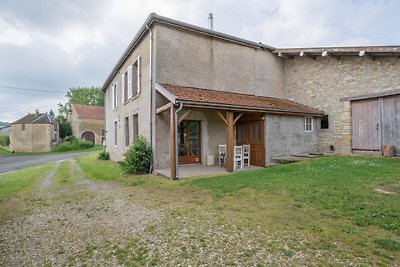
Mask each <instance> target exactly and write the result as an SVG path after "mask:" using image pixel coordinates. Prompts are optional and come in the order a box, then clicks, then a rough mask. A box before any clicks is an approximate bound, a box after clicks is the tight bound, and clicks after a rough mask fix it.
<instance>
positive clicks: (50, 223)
mask: <svg viewBox="0 0 400 267" xmlns="http://www.w3.org/2000/svg"><path fill="white" fill-rule="evenodd" d="M70 164H71V167H72V168H73V169H74V172H73V173H74V175H77V176H78V179H77V180H76V182H75V183H74V184H73V185H71V186H68V187H63V188H62V189H60V188H57V189H56V188H52V187H51V185H52V182H51V178H52V177H53V176H54V173H55V172H56V167H55V168H54V171H51V172H50V173H49V174H48V175H47V176H46V177H45V178H44V179H43V182H42V183H41V184H40V185H39V190H37V191H35V192H34V193H33V194H32V195H31V196H29V199H28V201H29V204H30V205H29V207H26V209H25V210H23V211H19V212H20V214H22V216H18V217H16V218H15V217H14V218H12V219H11V218H10V219H9V220H6V221H5V222H4V223H3V224H2V225H1V227H0V265H1V266H38V265H39V266H42V265H45V264H54V265H57V266H59V265H65V264H71V265H81V264H82V263H83V262H84V263H85V264H89V265H103V264H104V263H105V262H107V264H111V265H114V264H116V263H117V262H115V261H114V259H113V258H111V259H107V261H106V260H105V258H104V257H105V255H98V257H94V256H93V254H95V253H96V249H95V248H96V247H99V246H103V245H104V244H106V243H114V244H124V243H127V242H129V240H131V239H132V238H134V237H135V235H137V234H139V233H140V232H142V231H143V230H144V229H145V228H146V227H147V226H148V225H149V224H150V223H153V224H154V223H157V222H159V220H160V218H162V213H161V212H159V211H157V210H154V209H149V208H147V207H144V206H142V205H140V204H137V203H135V202H133V201H132V200H131V199H130V197H129V193H128V192H127V187H126V186H123V185H120V184H116V183H97V182H94V181H91V180H89V179H87V178H86V177H85V175H84V174H83V172H82V171H81V170H80V169H79V167H78V166H77V165H76V164H75V162H73V161H70ZM76 255H80V256H79V257H75V256H76Z"/></svg>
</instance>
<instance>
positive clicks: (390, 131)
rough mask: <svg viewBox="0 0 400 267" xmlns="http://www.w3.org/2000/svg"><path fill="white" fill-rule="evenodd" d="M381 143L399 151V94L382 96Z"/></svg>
mask: <svg viewBox="0 0 400 267" xmlns="http://www.w3.org/2000/svg"><path fill="white" fill-rule="evenodd" d="M382 145H383V146H385V145H390V146H395V147H396V150H397V154H399V153H400V95H396V96H390V97H384V98H382Z"/></svg>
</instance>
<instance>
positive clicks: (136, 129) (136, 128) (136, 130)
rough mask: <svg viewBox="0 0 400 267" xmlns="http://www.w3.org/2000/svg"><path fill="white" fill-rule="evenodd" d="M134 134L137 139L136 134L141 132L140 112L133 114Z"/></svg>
mask: <svg viewBox="0 0 400 267" xmlns="http://www.w3.org/2000/svg"><path fill="white" fill-rule="evenodd" d="M132 119H133V120H132V135H133V141H135V139H136V136H138V134H139V116H138V114H134V115H133V116H132Z"/></svg>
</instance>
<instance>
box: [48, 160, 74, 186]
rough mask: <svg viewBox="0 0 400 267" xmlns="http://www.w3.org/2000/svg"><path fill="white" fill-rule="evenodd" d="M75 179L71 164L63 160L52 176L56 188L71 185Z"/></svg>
mask: <svg viewBox="0 0 400 267" xmlns="http://www.w3.org/2000/svg"><path fill="white" fill-rule="evenodd" d="M76 178H77V177H75V175H74V174H73V173H72V169H71V164H70V162H69V161H67V160H64V161H62V162H61V164H60V166H58V168H57V171H56V173H55V175H54V178H53V179H54V181H55V183H56V185H57V186H59V187H61V186H66V185H71V184H72V183H73V182H74V181H75V180H76Z"/></svg>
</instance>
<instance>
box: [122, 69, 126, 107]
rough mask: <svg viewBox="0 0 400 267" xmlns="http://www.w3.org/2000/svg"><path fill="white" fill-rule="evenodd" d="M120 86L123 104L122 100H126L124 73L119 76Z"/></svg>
mask: <svg viewBox="0 0 400 267" xmlns="http://www.w3.org/2000/svg"><path fill="white" fill-rule="evenodd" d="M121 85H122V94H123V96H122V97H121V100H122V103H124V99H125V98H126V96H125V86H126V85H125V73H123V74H122V75H121Z"/></svg>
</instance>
